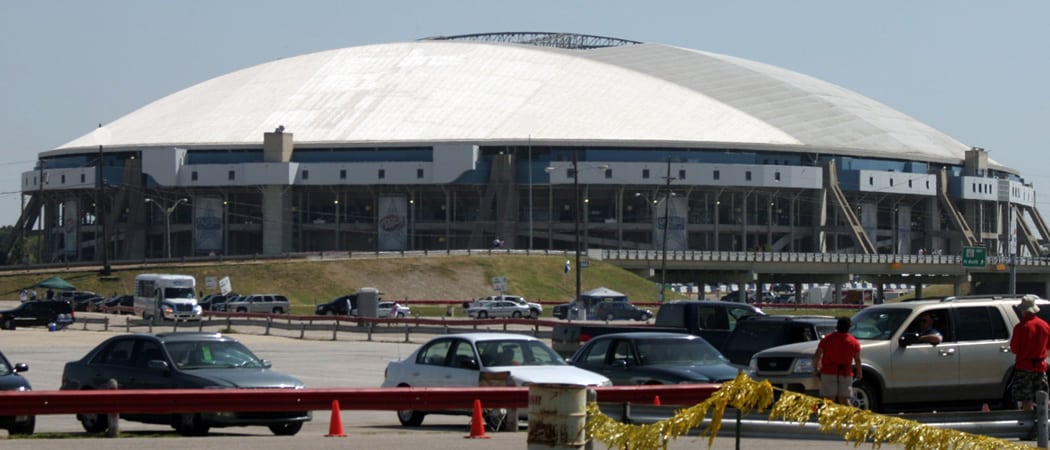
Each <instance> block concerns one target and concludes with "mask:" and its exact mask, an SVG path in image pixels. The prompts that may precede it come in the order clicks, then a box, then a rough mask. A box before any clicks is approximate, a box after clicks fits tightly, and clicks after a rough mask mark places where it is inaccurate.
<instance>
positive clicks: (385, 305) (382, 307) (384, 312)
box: [376, 302, 412, 318]
mask: <svg viewBox="0 0 1050 450" xmlns="http://www.w3.org/2000/svg"><path fill="white" fill-rule="evenodd" d="M395 305H397V312H396V313H393V314H391V313H392V312H393V311H394V306H395ZM410 315H412V308H409V307H407V306H405V305H402V304H400V303H398V302H379V304H377V305H376V317H390V318H402V317H408V316H410Z"/></svg>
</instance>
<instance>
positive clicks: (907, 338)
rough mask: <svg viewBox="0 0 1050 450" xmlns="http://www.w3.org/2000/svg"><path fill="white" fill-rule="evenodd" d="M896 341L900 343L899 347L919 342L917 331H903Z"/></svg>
mask: <svg viewBox="0 0 1050 450" xmlns="http://www.w3.org/2000/svg"><path fill="white" fill-rule="evenodd" d="M898 342H899V343H900V346H901V348H905V347H907V346H909V345H912V344H915V343H917V342H919V333H918V332H912V333H903V334H901V337H900V339H899V340H898Z"/></svg>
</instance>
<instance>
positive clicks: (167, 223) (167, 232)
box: [146, 198, 190, 259]
mask: <svg viewBox="0 0 1050 450" xmlns="http://www.w3.org/2000/svg"><path fill="white" fill-rule="evenodd" d="M188 201H190V199H188V198H180V199H178V200H176V201H175V203H173V204H172V205H171V206H164V205H162V204H160V202H158V201H156V200H154V199H152V198H147V199H146V203H152V204H153V206H156V207H158V208H160V212H162V213H164V255H165V257H166V258H167V259H171V213H172V212H174V211H175V208H176V207H178V206H179V205H181V204H183V203H186V202H188Z"/></svg>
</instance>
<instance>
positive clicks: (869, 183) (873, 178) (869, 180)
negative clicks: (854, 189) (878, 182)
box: [868, 177, 875, 186]
mask: <svg viewBox="0 0 1050 450" xmlns="http://www.w3.org/2000/svg"><path fill="white" fill-rule="evenodd" d="M874 185H875V177H868V186H874Z"/></svg>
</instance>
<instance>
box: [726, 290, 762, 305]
mask: <svg viewBox="0 0 1050 450" xmlns="http://www.w3.org/2000/svg"><path fill="white" fill-rule="evenodd" d="M744 296H745V297H744V298H745V300H744V302H745V303H748V304H751V303H754V302H755V293H754V292H751V291H745V292H744ZM719 300H721V301H723V302H737V303H739V302H740V291H733V292H730V293H728V294H726V295H723V296H722V298H720V299H719Z"/></svg>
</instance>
